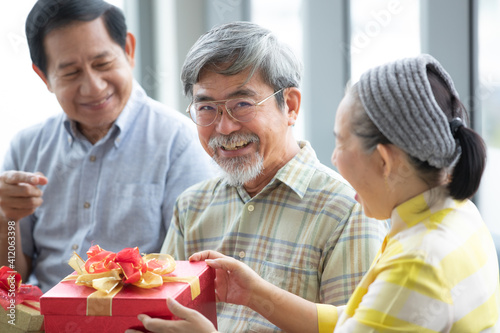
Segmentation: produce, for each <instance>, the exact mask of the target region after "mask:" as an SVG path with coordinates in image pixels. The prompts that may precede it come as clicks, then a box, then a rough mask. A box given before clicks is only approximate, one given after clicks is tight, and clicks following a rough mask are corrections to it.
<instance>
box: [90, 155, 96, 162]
mask: <svg viewBox="0 0 500 333" xmlns="http://www.w3.org/2000/svg"><path fill="white" fill-rule="evenodd" d="M89 159H90V162H95V160H96V159H97V158H96V157H95V155H92V156H90V158H89Z"/></svg>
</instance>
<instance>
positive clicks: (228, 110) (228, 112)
mask: <svg viewBox="0 0 500 333" xmlns="http://www.w3.org/2000/svg"><path fill="white" fill-rule="evenodd" d="M284 89H285V88H281V89H280V90H278V91H276V92H274V93H272V94H271V95H269V96H267V97H266V98H264V99H263V100H261V101H260V102H255V101H254V100H253V99H252V98H250V97H248V99H249V100H251V101H253V102H254V103H255V104H254V105H253V106H254V107H256V106H260V105H262V103H264V102H265V101H267V100H268V99H270V98H271V97H273V96H275V95H276V94H278V93H280V92H282V91H283V90H284ZM235 99H246V98H244V97H237V98H229V99H221V100H218V101H207V102H205V103H213V104H216V106H217V113H216V115H215V117H214V120H212V122H211V123H210V124H207V125H200V124H198V123H197V122H196V121H194V119H193V117H192V116H191V111H190V109H191V105H193V104H196V103H203V102H194V101H192V102H191V103H189V105H188V107H187V109H186V113H189V118H191V120H192V121H193V122H194V123H195V124H196V125H197V126H201V127H208V126H210V125H212V124H213V123H215V121H216V120H217V118H218V115H219V114H221V115H222V113H224V111H222V112H219V106H220V105H222V104H224V107H225V109H226V112H227V114H228V115H230V116H231V118H233V119H234V120H236V121H237V122H239V123H248V122H250V121H252V120H254V119H255V117H256V116H257V111H255V112H254V116H253V118H252V119H250V120H246V121H241V120H238V119H236V118H235V117H234V116H233V114H232V112H231V109H230V108H228V107H227V102H228V101H233V100H235Z"/></svg>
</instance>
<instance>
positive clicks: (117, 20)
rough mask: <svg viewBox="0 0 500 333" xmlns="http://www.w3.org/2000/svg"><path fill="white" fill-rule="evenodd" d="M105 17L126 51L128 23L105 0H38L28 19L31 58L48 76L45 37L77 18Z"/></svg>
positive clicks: (112, 33)
mask: <svg viewBox="0 0 500 333" xmlns="http://www.w3.org/2000/svg"><path fill="white" fill-rule="evenodd" d="M101 16H102V18H103V20H104V24H105V26H106V29H107V31H108V33H109V35H110V37H111V39H112V40H113V41H115V42H116V43H117V44H118V45H119V46H120V47H121V48H122V49H123V50H125V43H126V39H127V24H126V22H125V16H124V15H123V12H122V11H121V10H120V9H119V8H117V7H115V6H113V5H111V4H109V3H107V2H105V1H103V0H85V1H82V0H38V1H37V2H36V3H35V5H34V6H33V8H32V9H31V11H30V13H29V14H28V18H27V19H26V38H27V40H28V46H29V49H30V56H31V61H33V63H34V64H35V65H36V66H37V67H38V68H39V69H40V70H41V71H42V72H43V73H44V74H45V75H46V76H47V52H45V48H44V38H45V36H47V34H48V33H49V32H51V31H52V30H54V29H57V28H61V27H65V26H68V25H70V24H72V23H74V22H75V21H80V22H90V21H93V20H95V19H97V18H99V17H101Z"/></svg>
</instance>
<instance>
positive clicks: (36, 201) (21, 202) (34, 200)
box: [1, 196, 43, 210]
mask: <svg viewBox="0 0 500 333" xmlns="http://www.w3.org/2000/svg"><path fill="white" fill-rule="evenodd" d="M42 203H43V199H42V198H41V197H40V196H31V197H7V198H4V199H2V202H1V206H2V207H8V208H9V209H12V210H29V209H35V208H37V207H39V206H40V205H41V204H42Z"/></svg>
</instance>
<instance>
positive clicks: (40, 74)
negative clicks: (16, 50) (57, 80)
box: [31, 64, 52, 92]
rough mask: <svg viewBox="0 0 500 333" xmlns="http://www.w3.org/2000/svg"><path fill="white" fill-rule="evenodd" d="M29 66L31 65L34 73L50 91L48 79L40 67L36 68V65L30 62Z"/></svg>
mask: <svg viewBox="0 0 500 333" xmlns="http://www.w3.org/2000/svg"><path fill="white" fill-rule="evenodd" d="M31 67H33V70H34V71H35V73H36V74H37V75H38V76H39V77H40V78H41V79H42V81H43V83H45V85H46V86H47V89H48V90H49V91H50V92H52V88H51V87H50V82H49V79H48V78H47V77H46V76H45V74H44V73H43V71H42V70H41V69H40V68H38V66H37V65H35V64H31Z"/></svg>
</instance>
